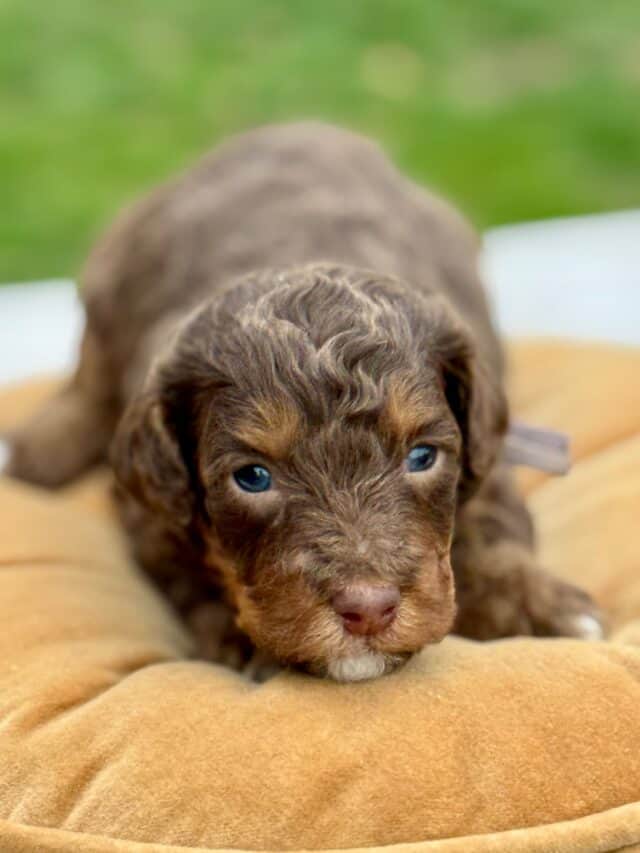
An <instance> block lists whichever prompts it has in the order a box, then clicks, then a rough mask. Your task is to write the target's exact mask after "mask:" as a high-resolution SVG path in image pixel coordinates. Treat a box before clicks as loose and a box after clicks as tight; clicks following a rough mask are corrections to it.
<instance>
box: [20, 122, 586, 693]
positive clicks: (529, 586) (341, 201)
mask: <svg viewBox="0 0 640 853" xmlns="http://www.w3.org/2000/svg"><path fill="white" fill-rule="evenodd" d="M476 249H477V246H476V240H475V237H474V235H473V234H472V232H471V231H470V230H469V228H468V227H467V226H466V224H465V223H464V222H463V221H462V220H461V219H460V218H459V217H458V216H457V215H456V214H455V213H454V212H453V211H452V210H451V209H450V208H449V207H448V206H446V205H445V204H444V203H443V202H441V201H439V200H437V199H435V198H434V197H433V196H430V195H428V194H426V193H425V192H423V191H422V190H420V189H419V188H418V187H416V186H415V185H414V184H412V183H410V182H409V181H407V180H406V179H405V178H403V177H402V176H401V175H400V174H399V173H398V172H397V171H396V170H395V169H394V167H393V166H392V165H391V164H390V163H389V162H388V160H387V159H386V158H385V157H384V155H383V154H382V153H381V152H380V151H379V150H378V149H377V148H376V147H375V146H374V145H372V144H371V143H369V142H367V141H366V140H364V139H362V138H361V137H358V136H356V135H354V134H350V133H348V132H346V131H341V130H338V129H336V128H331V127H327V126H324V125H320V124H315V123H308V124H300V125H287V126H282V127H271V128H264V129H261V130H257V131H254V132H252V133H248V134H245V135H243V136H240V137H237V138H235V139H233V140H231V141H230V142H228V143H226V144H225V145H223V146H221V147H220V148H219V149H218V150H216V151H215V152H213V153H212V154H211V155H209V156H208V157H206V158H205V159H204V160H203V161H202V162H201V163H199V164H198V165H196V166H195V168H193V169H192V170H191V171H190V172H187V173H186V174H185V175H183V176H182V177H180V178H178V179H177V180H175V181H173V182H171V183H169V184H167V185H165V186H163V187H161V188H159V189H158V190H156V191H155V192H154V193H152V194H151V195H150V196H148V197H147V198H146V199H143V200H142V201H141V202H139V203H138V204H136V205H134V206H133V207H132V208H131V209H129V210H128V211H125V213H124V214H123V215H122V216H121V217H120V218H119V219H118V220H117V222H116V223H115V225H114V226H113V227H112V229H111V230H110V231H109V232H108V233H107V235H106V236H105V237H104V238H103V240H102V241H101V242H100V243H99V244H98V245H97V247H96V248H95V249H94V251H93V253H92V255H91V257H90V259H89V262H88V264H87V267H86V270H85V273H84V276H83V296H84V300H85V304H86V308H87V326H86V331H85V338H84V345H83V354H82V358H81V362H80V366H79V368H78V371H77V373H76V376H75V378H74V379H73V381H72V383H71V385H70V387H69V388H68V389H67V391H65V392H63V394H62V395H61V396H60V397H59V398H57V399H56V400H54V401H52V402H51V403H50V405H49V407H48V409H47V410H46V411H45V412H44V414H40V415H38V416H36V418H35V419H34V420H33V421H32V422H31V423H30V424H29V425H28V427H27V428H26V430H25V432H23V433H22V434H21V435H18V436H16V438H15V451H14V455H13V459H12V462H11V463H10V466H11V468H10V470H11V471H12V472H13V473H15V474H17V475H19V476H22V477H24V478H26V479H32V480H35V481H38V482H44V483H47V484H50V485H55V484H57V483H62V482H65V481H66V480H68V479H69V478H70V477H73V476H75V475H76V474H77V473H79V471H80V470H82V469H83V468H84V467H86V466H87V465H89V464H91V463H92V462H93V461H95V460H96V459H97V458H98V457H99V455H100V453H103V452H105V451H106V449H107V446H108V444H109V441H110V439H111V436H112V434H113V431H114V428H115V425H116V423H118V422H119V426H118V429H117V433H116V435H115V440H114V442H113V445H112V450H111V458H112V460H113V465H114V469H115V472H116V476H117V478H118V481H119V489H120V494H121V498H122V500H121V503H122V512H123V519H124V520H125V523H126V524H127V526H128V528H129V530H130V533H131V536H132V541H133V543H134V547H135V548H136V552H137V554H138V557H139V559H140V561H141V563H142V564H143V565H144V566H145V567H146V568H147V569H148V570H149V571H150V572H151V574H152V575H153V576H155V577H156V579H157V580H158V582H159V583H161V585H162V586H163V588H165V589H166V590H167V592H168V594H170V595H171V597H172V598H173V599H174V600H175V601H176V603H177V604H178V606H179V608H180V610H181V612H183V614H185V617H186V618H188V619H190V621H191V624H192V626H194V627H195V628H196V630H198V631H199V632H200V634H201V635H202V633H203V632H204V644H205V645H206V644H207V637H209V639H210V640H211V635H212V634H214V633H216V632H217V633H218V635H219V636H218V637H217V638H216V639H215V640H211V641H210V642H209V643H208V646H209V651H208V653H209V655H210V656H212V657H218V658H220V657H225V655H224V654H223V653H222V652H221V649H222V648H223V647H225V646H226V645H228V644H227V643H226V641H225V637H226V636H227V635H228V634H229V632H230V631H231V634H233V632H234V631H236V630H237V629H236V628H235V627H233V626H232V628H231V629H230V628H229V624H228V620H226V619H225V618H220V611H219V607H220V605H215V604H212V603H211V599H212V598H214V597H215V595H216V591H218V594H219V595H221V596H222V598H223V600H224V601H226V602H227V603H228V606H229V607H230V608H232V610H233V611H234V612H235V613H236V615H237V619H236V621H237V625H238V626H239V627H240V629H242V631H243V632H245V634H246V635H247V636H248V637H249V638H250V639H251V640H252V642H253V643H255V644H256V645H257V646H258V648H259V649H260V650H262V651H263V652H266V653H269V654H271V655H272V656H274V657H275V658H276V659H277V660H278V661H280V662H283V663H287V664H293V665H300V666H303V667H306V668H307V669H309V670H311V671H312V672H315V673H318V674H327V673H328V674H331V675H333V676H334V677H337V678H343V679H346V680H351V679H354V678H360V677H367V676H371V675H378V674H382V673H383V672H387V671H390V670H392V669H393V668H395V667H396V666H397V665H399V664H400V663H401V662H402V661H404V660H405V659H406V658H407V657H408V656H409V655H411V654H412V653H413V652H415V651H417V650H418V649H420V648H422V647H423V646H424V645H426V644H428V643H433V642H437V641H439V640H440V639H442V637H443V636H445V634H446V633H447V632H448V631H449V630H450V629H451V628H452V625H453V624H454V620H455V619H456V607H455V600H454V599H455V595H454V576H455V580H456V585H457V587H458V606H459V610H458V616H457V621H456V626H457V628H458V630H460V631H462V632H464V633H465V634H467V635H469V636H479V637H483V638H486V637H493V636H503V635H507V634H512V633H518V632H524V633H549V634H556V633H576V634H580V632H581V631H580V629H579V628H577V627H576V626H577V625H578V624H579V620H578V621H576V617H577V616H580V615H583V614H586V613H591V612H592V607H591V604H590V602H589V601H588V599H586V598H585V597H583V596H582V594H578V593H575V594H574V595H573V597H572V595H570V594H569V595H566V594H565V592H566V589H567V588H566V587H564V585H561V584H560V583H559V582H558V581H555V580H553V579H552V578H550V577H549V576H547V575H544V574H543V573H541V572H540V571H539V570H538V569H537V567H536V565H535V559H534V557H533V552H532V542H531V537H530V522H529V519H528V515H527V513H526V510H525V508H524V506H523V504H522V501H521V500H520V498H518V497H517V496H516V495H515V494H514V493H512V491H511V490H510V488H509V487H508V486H505V485H504V482H503V481H504V477H505V476H506V475H503V474H502V473H497V472H500V471H501V468H500V466H499V465H498V460H499V454H500V447H501V441H502V436H503V434H504V432H505V430H506V427H507V422H508V417H507V408H506V403H505V399H504V394H503V390H502V385H503V359H502V353H501V348H500V345H499V341H498V339H497V336H496V334H495V332H494V330H493V327H492V324H491V320H490V316H489V312H488V310H487V305H486V300H485V296H484V293H483V289H482V286H481V283H480V281H479V278H478V275H477V271H476ZM63 427H64V429H63ZM70 436H71V437H72V441H71V442H69V441H68V438H69V437H70ZM418 444H429V445H432V446H435V447H436V448H437V452H438V456H437V459H436V463H435V465H434V466H433V468H431V469H429V470H427V471H424V472H421V473H410V472H409V471H408V469H407V465H406V458H407V454H408V453H409V451H410V450H411V448H412V447H415V446H416V445H418ZM247 464H261V465H263V466H265V467H268V469H269V470H270V471H271V474H272V477H273V488H271V489H270V490H269V491H266V492H264V493H260V494H247V493H246V492H243V491H242V490H241V489H240V488H239V487H238V486H237V484H236V483H235V481H234V478H233V472H234V471H237V470H238V469H239V468H241V467H242V466H244V465H247ZM452 542H453V547H452ZM451 558H452V559H453V568H452V566H451ZM363 581H366V582H367V583H368V584H371V585H373V586H376V585H381V584H384V585H386V586H387V587H388V586H392V587H393V588H394V589H397V590H399V591H400V602H399V605H398V608H397V613H396V614H395V618H394V619H393V621H392V622H391V624H390V625H389V626H388V627H386V628H385V629H384V630H383V631H380V632H378V633H376V634H375V635H371V636H370V635H367V636H360V635H353V634H351V633H349V632H348V631H346V630H345V628H344V625H343V622H342V620H341V618H340V617H339V616H338V615H337V613H336V611H335V610H334V608H333V607H332V605H331V602H332V601H333V600H334V596H335V595H336V594H337V592H339V591H341V590H344V589H345V588H350V587H352V586H353V585H354V584H358V583H361V582H363ZM558 596H559V598H558V600H556V598H557V597H558ZM558 601H560V602H561V606H560V608H559V607H558ZM203 608H204V609H203ZM207 608H209V609H208V610H207ZM212 608H213V609H212ZM216 608H217V609H216ZM559 609H560V610H562V611H563V612H562V613H559V612H558V610H559ZM505 614H506V615H505ZM215 625H217V626H218V628H215ZM221 625H222V627H220V626H221ZM236 648H237V644H236ZM249 653H250V652H249V651H246V649H243V651H242V653H240V654H239V657H238V655H236V657H237V658H238V659H237V660H235V661H234V663H235V664H236V665H240V663H243V662H244V661H246V658H247V656H248V654H249Z"/></svg>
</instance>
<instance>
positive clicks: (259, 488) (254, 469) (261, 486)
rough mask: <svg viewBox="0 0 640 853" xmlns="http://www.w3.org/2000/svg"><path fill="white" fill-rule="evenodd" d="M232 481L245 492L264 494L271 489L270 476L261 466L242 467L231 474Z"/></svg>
mask: <svg viewBox="0 0 640 853" xmlns="http://www.w3.org/2000/svg"><path fill="white" fill-rule="evenodd" d="M233 479H234V480H235V481H236V483H237V484H238V485H239V486H240V488H241V489H242V490H243V491H245V492H266V491H268V490H269V489H270V488H271V474H270V473H269V471H268V470H267V469H266V468H264V467H263V466H262V465H244V466H243V467H242V468H238V470H237V471H234V472H233Z"/></svg>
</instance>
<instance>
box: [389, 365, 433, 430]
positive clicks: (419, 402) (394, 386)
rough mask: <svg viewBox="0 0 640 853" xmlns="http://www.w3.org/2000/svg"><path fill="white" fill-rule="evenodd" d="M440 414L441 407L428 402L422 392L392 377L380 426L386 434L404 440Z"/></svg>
mask: <svg viewBox="0 0 640 853" xmlns="http://www.w3.org/2000/svg"><path fill="white" fill-rule="evenodd" d="M441 414H442V412H441V409H440V408H439V407H438V406H437V405H434V404H433V403H431V402H429V401H428V400H427V399H426V398H425V395H424V392H422V391H420V390H418V389H416V388H415V387H413V386H412V385H411V384H409V383H408V382H406V381H404V380H402V379H392V380H391V381H390V382H389V385H388V387H387V394H386V402H385V407H384V409H383V411H382V414H381V416H380V426H381V428H382V430H383V431H384V432H386V433H387V434H392V435H394V436H397V437H398V438H400V439H405V440H406V439H409V438H411V437H412V436H415V435H416V434H417V433H419V432H420V431H421V430H422V429H423V428H424V426H425V425H426V424H429V423H430V422H431V421H434V420H435V419H436V418H437V417H438V415H441Z"/></svg>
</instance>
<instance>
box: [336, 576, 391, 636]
mask: <svg viewBox="0 0 640 853" xmlns="http://www.w3.org/2000/svg"><path fill="white" fill-rule="evenodd" d="M399 603H400V593H399V592H398V590H397V589H396V587H395V586H380V585H378V586H376V585H374V584H353V585H351V586H348V587H346V588H345V589H342V590H340V592H338V593H336V594H335V595H334V596H333V598H332V599H331V604H332V605H333V609H334V610H335V611H336V613H337V614H338V615H339V616H341V617H342V621H343V622H344V627H345V628H346V629H347V631H349V633H350V634H365V635H367V636H371V635H373V634H379V633H380V632H381V631H383V630H384V629H385V628H386V627H387V625H390V624H391V623H392V622H393V620H394V619H395V616H396V612H397V610H398V604H399Z"/></svg>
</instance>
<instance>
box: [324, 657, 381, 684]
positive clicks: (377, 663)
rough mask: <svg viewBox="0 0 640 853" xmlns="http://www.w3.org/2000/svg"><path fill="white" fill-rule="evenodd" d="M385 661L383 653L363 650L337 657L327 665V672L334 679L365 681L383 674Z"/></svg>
mask: <svg viewBox="0 0 640 853" xmlns="http://www.w3.org/2000/svg"><path fill="white" fill-rule="evenodd" d="M385 669H386V662H385V658H384V655H381V654H379V653H378V652H365V654H363V655H353V657H349V658H337V660H332V661H331V663H330V664H329V666H328V672H329V675H330V677H331V678H333V679H334V680H335V681H366V680H367V679H369V678H379V677H380V676H381V675H384V672H385Z"/></svg>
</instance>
